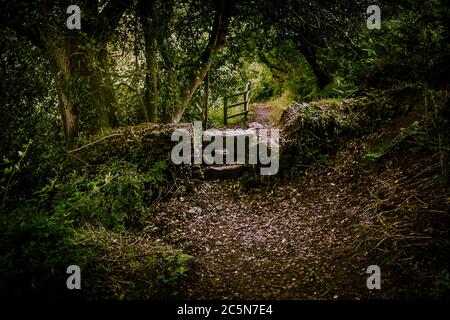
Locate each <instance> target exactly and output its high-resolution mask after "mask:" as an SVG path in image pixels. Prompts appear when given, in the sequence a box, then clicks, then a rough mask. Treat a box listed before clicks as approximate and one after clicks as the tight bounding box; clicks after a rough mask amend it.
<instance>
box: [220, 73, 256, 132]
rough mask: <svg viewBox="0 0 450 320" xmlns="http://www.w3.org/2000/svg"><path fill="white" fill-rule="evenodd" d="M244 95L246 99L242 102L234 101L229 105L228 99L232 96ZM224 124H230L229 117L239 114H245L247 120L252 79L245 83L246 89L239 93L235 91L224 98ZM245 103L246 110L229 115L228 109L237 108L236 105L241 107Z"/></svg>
mask: <svg viewBox="0 0 450 320" xmlns="http://www.w3.org/2000/svg"><path fill="white" fill-rule="evenodd" d="M240 95H243V96H244V101H241V102H237V103H233V104H231V105H228V99H230V98H234V97H237V96H240ZM223 104H224V106H223V124H224V125H227V124H228V119H231V118H234V117H238V116H244V119H245V121H247V120H248V119H247V114H248V106H249V104H250V81H249V82H247V84H246V85H245V90H244V91H241V92H238V93H234V94H232V95H229V96H226V97H224V98H223ZM241 105H243V106H244V111H242V112H239V113H235V114H232V115H228V109H231V108H235V107H239V106H241Z"/></svg>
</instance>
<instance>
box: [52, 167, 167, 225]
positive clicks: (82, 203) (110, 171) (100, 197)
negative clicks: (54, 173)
mask: <svg viewBox="0 0 450 320" xmlns="http://www.w3.org/2000/svg"><path fill="white" fill-rule="evenodd" d="M164 168H165V166H164V165H163V164H161V163H157V164H156V165H155V167H154V168H153V169H152V170H149V171H147V172H138V170H137V165H135V164H131V163H128V162H125V161H117V162H116V161H114V162H112V163H111V164H110V165H109V166H107V167H104V168H101V169H100V170H99V171H96V172H91V171H90V170H89V169H86V168H85V169H82V170H81V171H79V172H78V171H74V172H72V173H71V174H69V175H68V176H67V179H66V180H65V181H63V182H62V183H60V184H58V185H57V186H56V187H55V189H56V196H55V198H54V200H53V202H54V204H55V206H54V210H55V211H54V212H55V215H59V216H68V217H71V218H72V219H75V220H76V221H78V222H80V223H82V222H89V223H90V224H93V225H97V226H104V227H106V228H110V229H113V230H122V229H124V228H125V227H133V226H135V225H136V224H137V223H138V222H139V220H140V217H141V216H143V215H144V214H145V212H146V207H147V205H148V204H149V202H150V200H151V199H152V195H153V192H154V191H156V189H157V188H158V184H159V183H161V182H162V181H163V179H164V176H163V174H162V173H161V170H163V169H164Z"/></svg>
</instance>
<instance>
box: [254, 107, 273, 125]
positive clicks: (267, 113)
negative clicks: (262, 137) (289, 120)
mask: <svg viewBox="0 0 450 320" xmlns="http://www.w3.org/2000/svg"><path fill="white" fill-rule="evenodd" d="M251 122H258V123H260V124H262V125H271V124H272V122H273V109H272V107H271V106H270V105H268V104H264V103H258V104H257V105H256V106H255V110H254V111H253V116H252V120H251Z"/></svg>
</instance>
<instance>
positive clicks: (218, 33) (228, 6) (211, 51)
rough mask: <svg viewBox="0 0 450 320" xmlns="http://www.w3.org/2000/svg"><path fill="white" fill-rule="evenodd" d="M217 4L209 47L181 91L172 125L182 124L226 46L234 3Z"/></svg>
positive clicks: (227, 1)
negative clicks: (193, 99) (197, 93)
mask: <svg viewBox="0 0 450 320" xmlns="http://www.w3.org/2000/svg"><path fill="white" fill-rule="evenodd" d="M216 4H217V11H216V15H215V18H214V22H213V28H212V31H211V34H210V36H209V42H208V45H207V47H206V48H205V50H204V52H203V54H202V56H201V57H200V58H199V59H198V60H197V62H196V63H195V64H194V67H193V68H192V70H191V75H190V76H189V77H188V78H187V80H186V81H185V85H184V86H183V89H182V91H181V102H180V103H179V104H178V106H177V108H176V110H175V114H174V115H173V117H172V123H178V122H180V120H181V117H182V116H183V114H184V112H185V111H186V108H187V106H188V105H189V102H190V101H191V99H192V96H193V95H194V93H195V91H197V89H198V87H199V86H200V84H201V82H202V80H203V78H204V77H205V76H206V74H207V73H208V71H209V69H210V67H211V62H212V58H213V56H214V55H215V54H217V53H218V52H219V51H220V49H222V47H223V46H224V45H225V36H226V35H227V33H228V24H229V22H230V17H231V14H232V10H233V1H230V0H221V1H220V0H219V1H217V2H216Z"/></svg>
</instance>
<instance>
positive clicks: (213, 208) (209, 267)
mask: <svg viewBox="0 0 450 320" xmlns="http://www.w3.org/2000/svg"><path fill="white" fill-rule="evenodd" d="M342 187H343V188H344V189H341V188H342ZM301 188H302V186H299V185H292V184H285V185H282V186H279V187H276V188H275V189H274V190H273V191H271V192H269V191H266V190H265V189H253V190H251V191H250V192H245V191H243V190H242V189H241V188H240V185H239V183H236V182H204V183H201V184H200V185H199V186H198V190H197V192H196V193H194V194H192V195H189V196H186V197H181V198H177V199H172V200H171V201H170V202H168V203H165V204H163V205H161V206H159V207H158V208H157V212H156V214H155V216H156V217H157V219H158V221H159V222H158V225H159V226H160V227H162V228H166V232H167V237H168V238H171V239H173V241H174V242H177V241H179V240H180V236H181V235H183V237H184V239H183V240H187V241H189V242H190V243H191V244H192V246H191V247H190V248H189V251H191V253H192V254H193V255H194V256H195V258H196V263H197V268H198V272H197V277H196V278H195V279H193V280H192V283H191V285H190V288H189V290H188V297H192V298H203V299H211V298H218V299H233V298H241V299H268V298H276V299H280V298H284V299H295V298H338V297H339V298H340V297H341V296H340V295H341V293H342V292H346V293H347V296H346V297H347V298H355V297H359V293H358V292H357V291H359V290H357V288H356V289H355V286H354V285H353V284H352V283H354V280H356V281H359V282H361V283H362V284H364V283H365V282H364V281H365V280H364V279H363V278H362V277H361V276H359V275H358V274H356V275H355V272H357V273H359V274H360V275H363V272H358V271H354V270H355V267H356V266H353V267H352V266H347V265H345V264H343V263H341V262H340V261H339V259H340V257H342V255H345V254H346V252H345V248H346V247H347V246H348V245H349V244H351V242H352V236H354V234H353V235H352V233H353V231H352V230H353V229H352V228H349V226H350V224H349V221H350V218H351V215H350V213H351V212H354V211H355V208H354V207H353V208H348V207H347V205H346V204H350V203H351V201H350V199H348V197H349V196H348V195H346V196H345V195H343V193H342V190H345V186H336V185H335V186H332V185H331V186H330V188H329V192H328V193H323V192H320V188H317V189H315V188H314V187H313V188H309V189H308V190H304V189H301ZM356 209H357V208H356ZM347 260H348V259H347ZM356 287H358V285H356Z"/></svg>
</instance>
